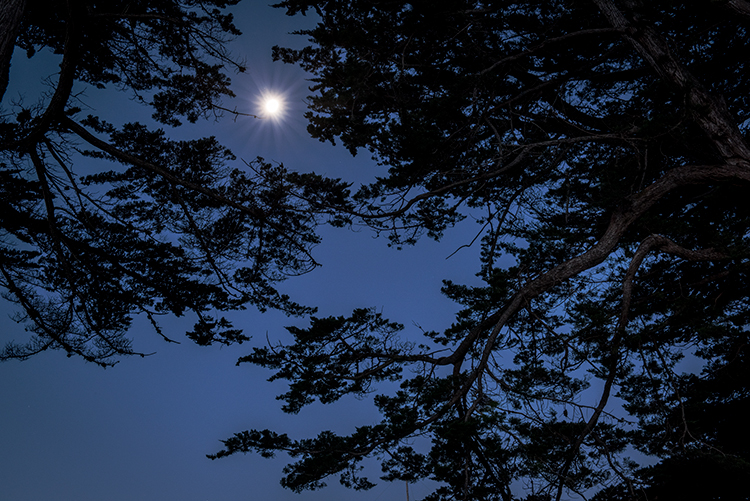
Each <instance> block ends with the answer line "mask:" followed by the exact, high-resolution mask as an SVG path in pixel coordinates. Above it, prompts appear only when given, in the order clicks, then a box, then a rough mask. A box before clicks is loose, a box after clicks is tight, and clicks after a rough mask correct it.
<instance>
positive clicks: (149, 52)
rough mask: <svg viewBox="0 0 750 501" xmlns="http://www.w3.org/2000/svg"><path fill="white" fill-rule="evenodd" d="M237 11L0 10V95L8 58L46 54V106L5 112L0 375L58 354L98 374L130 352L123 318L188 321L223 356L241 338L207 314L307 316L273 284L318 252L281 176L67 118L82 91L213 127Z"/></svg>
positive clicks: (77, 1)
mask: <svg viewBox="0 0 750 501" xmlns="http://www.w3.org/2000/svg"><path fill="white" fill-rule="evenodd" d="M236 3H237V1H236V0H234V1H223V0H216V1H212V0H206V1H201V0H198V1H192V0H187V1H172V0H164V1H155V2H154V1H116V0H115V1H110V0H107V1H93V0H92V1H86V0H70V1H32V0H29V1H23V0H14V1H11V2H4V4H3V11H2V14H3V15H2V16H1V17H0V19H2V26H0V31H2V32H3V33H4V34H5V35H7V36H5V38H3V39H2V44H3V46H2V47H0V54H1V55H2V59H1V60H0V65H1V66H0V70H1V71H0V75H4V76H5V79H4V80H3V87H2V93H3V94H4V93H5V92H6V84H7V82H8V75H11V73H9V68H10V65H11V63H12V62H13V61H14V59H12V56H13V46H14V45H15V47H16V48H17V49H20V50H16V52H15V57H23V55H24V52H25V54H26V56H27V57H30V58H33V57H34V56H35V54H37V53H39V52H42V51H47V52H52V53H53V54H55V55H56V56H57V57H58V59H59V71H58V72H57V73H56V74H54V75H51V76H50V77H49V80H48V81H49V83H50V85H51V91H50V92H49V93H48V94H45V95H41V96H25V98H24V99H22V100H15V101H14V100H13V99H12V98H11V97H8V96H6V100H5V101H4V106H5V108H4V110H3V117H2V123H1V124H0V146H1V149H2V153H0V154H1V155H2V158H0V190H2V191H1V193H0V205H1V207H0V227H1V228H2V244H1V245H2V247H1V248H0V285H1V286H2V287H3V289H4V293H5V296H6V298H7V299H9V300H10V301H12V302H14V303H16V305H17V306H18V311H19V314H18V320H19V321H21V322H23V323H24V324H25V325H26V326H27V330H28V331H29V332H30V333H31V338H30V339H29V340H28V341H23V342H19V341H14V342H11V343H10V344H8V345H7V346H6V347H5V350H4V351H3V352H2V353H1V354H0V357H1V358H2V359H8V358H27V357H29V356H31V355H33V354H35V353H38V352H40V351H42V350H46V349H62V350H65V351H66V352H67V353H68V354H70V355H79V356H81V357H83V358H84V359H86V360H89V361H92V362H95V363H98V364H101V365H109V364H111V363H114V362H115V360H116V358H117V356H119V355H127V354H132V353H133V349H132V347H131V343H130V340H129V339H128V338H127V337H126V332H127V329H128V327H129V326H130V325H131V321H132V319H133V317H134V316H135V315H145V316H146V317H148V318H149V319H150V320H151V322H152V323H153V325H154V327H155V329H156V331H157V332H158V333H159V334H161V335H163V336H164V337H165V338H166V337H167V334H166V333H164V332H162V330H161V328H160V327H159V324H158V323H157V319H158V317H160V316H162V315H165V314H173V315H178V316H180V315H183V314H186V313H191V314H192V315H194V316H195V318H196V324H195V328H194V329H193V330H192V331H190V332H188V336H189V337H190V338H191V339H193V340H194V341H195V342H197V343H198V344H211V343H224V344H228V343H234V342H242V341H243V340H246V339H247V337H246V336H245V335H244V334H242V331H241V330H240V329H237V328H235V327H233V326H232V325H231V323H230V322H229V321H228V320H226V319H225V318H224V317H222V316H220V315H217V314H216V312H219V313H221V312H225V311H229V310H237V309H244V308H245V307H246V306H247V305H254V306H256V307H257V308H260V309H261V310H263V309H266V308H269V307H270V308H278V309H281V310H283V311H285V312H287V313H289V314H301V313H305V312H310V311H312V309H311V308H308V307H303V306H301V305H298V304H296V303H294V302H293V301H291V300H290V299H289V298H288V297H286V296H284V295H281V294H279V293H278V292H277V291H276V290H275V289H274V286H273V284H274V283H275V282H277V281H278V280H282V279H283V278H284V277H286V276H288V275H290V274H299V273H304V272H306V271H307V270H309V269H311V268H312V267H314V266H315V265H316V263H315V261H314V260H313V258H312V256H311V255H310V253H309V251H310V248H311V246H312V245H314V244H315V243H317V242H318V237H317V236H316V235H315V234H314V232H313V230H312V227H313V226H314V224H315V222H316V219H317V216H316V215H315V214H313V213H312V212H311V211H310V210H309V207H308V205H309V204H307V202H305V201H304V200H303V199H300V198H299V197H298V196H296V195H295V194H294V192H293V190H291V189H290V188H289V187H290V184H289V183H288V182H287V181H285V179H286V176H287V172H286V170H285V169H284V168H283V166H279V165H271V164H269V163H267V162H264V161H262V159H258V160H256V161H253V162H250V163H248V164H246V165H245V164H243V163H240V162H237V161H236V159H235V157H234V155H233V154H232V152H231V151H229V150H228V149H227V148H225V147H224V146H222V145H221V144H220V143H219V142H218V141H217V140H216V139H215V138H214V137H205V138H200V139H194V140H180V141H175V140H172V139H170V138H169V133H168V132H166V131H165V130H163V129H157V128H154V127H153V124H145V125H144V124H140V123H126V124H121V123H118V119H119V117H118V116H117V113H118V112H117V108H116V107H104V108H103V109H100V110H94V114H89V113H91V112H90V111H82V110H81V101H80V100H79V99H80V97H79V96H78V93H79V92H80V91H81V89H82V86H83V85H86V86H94V87H96V88H100V89H108V90H112V91H121V92H122V93H124V95H125V97H129V98H132V99H133V100H134V101H135V102H136V103H140V104H142V105H144V106H146V107H148V108H150V109H151V110H152V112H153V118H154V119H155V120H156V121H158V122H161V123H163V124H165V125H167V126H170V127H174V126H178V125H180V123H181V121H182V120H183V119H187V120H188V121H190V122H195V121H196V120H198V119H199V118H201V117H214V116H219V115H220V114H221V113H222V112H223V111H229V110H225V108H224V107H223V106H222V101H221V100H222V99H223V98H228V97H232V96H233V94H232V91H231V90H230V88H229V84H230V78H229V77H228V76H227V72H228V71H244V67H243V66H242V64H239V63H237V62H235V61H234V60H233V59H232V58H231V56H230V54H229V52H228V49H227V43H228V41H230V40H231V39H232V38H233V37H234V36H236V35H238V34H239V31H238V30H237V28H236V27H235V26H234V24H233V22H232V16H231V14H228V13H226V12H225V9H226V8H227V7H229V6H231V5H234V4H236ZM10 34H15V37H13V36H11V35H10ZM8 44H10V50H8V49H9V47H8ZM12 75H13V78H14V79H17V82H12V83H16V85H17V86H18V85H23V83H22V82H23V79H24V75H21V74H12ZM17 88H18V87H16V89H17ZM83 99H84V100H85V98H83ZM95 113H99V115H96V114H95ZM108 115H109V116H108ZM331 186H332V190H333V191H336V190H338V191H341V190H342V189H343V186H333V185H331ZM334 188H335V189H334ZM320 196H323V195H320ZM339 196H340V193H339Z"/></svg>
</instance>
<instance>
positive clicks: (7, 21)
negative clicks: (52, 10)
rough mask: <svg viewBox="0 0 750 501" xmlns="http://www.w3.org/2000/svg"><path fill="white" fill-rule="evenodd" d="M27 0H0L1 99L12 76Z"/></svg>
mask: <svg viewBox="0 0 750 501" xmlns="http://www.w3.org/2000/svg"><path fill="white" fill-rule="evenodd" d="M25 8H26V0H3V1H2V2H0V99H2V98H3V96H4V95H5V89H7V88H8V79H9V78H10V59H11V57H13V48H14V47H15V45H16V37H17V36H18V30H19V29H20V28H21V18H22V17H23V11H24V9H25Z"/></svg>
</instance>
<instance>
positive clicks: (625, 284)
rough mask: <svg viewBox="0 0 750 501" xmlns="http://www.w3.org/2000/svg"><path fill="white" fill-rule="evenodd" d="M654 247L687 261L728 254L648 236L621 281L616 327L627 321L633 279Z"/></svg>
mask: <svg viewBox="0 0 750 501" xmlns="http://www.w3.org/2000/svg"><path fill="white" fill-rule="evenodd" d="M654 249H658V250H660V251H662V252H666V253H667V254H673V255H675V256H677V257H681V258H683V259H687V260H688V261H713V260H719V259H727V258H728V257H729V256H728V255H727V254H725V253H723V252H720V251H717V250H716V249H713V248H708V249H699V250H690V249H686V248H684V247H682V246H680V245H677V244H676V243H675V242H674V241H672V240H671V239H669V238H667V237H665V236H663V235H650V236H648V237H647V238H646V239H645V240H644V241H643V242H641V245H640V246H639V247H638V250H636V252H635V255H634V256H633V259H632V260H631V261H630V266H629V267H628V271H627V272H626V273H625V278H624V279H623V281H622V309H621V313H620V321H619V325H618V329H624V328H625V325H627V322H628V312H629V311H630V302H631V299H632V296H633V279H634V278H635V274H636V272H637V271H638V268H640V266H641V264H642V263H643V260H644V259H645V258H646V256H647V255H648V254H649V253H650V252H651V251H652V250H654Z"/></svg>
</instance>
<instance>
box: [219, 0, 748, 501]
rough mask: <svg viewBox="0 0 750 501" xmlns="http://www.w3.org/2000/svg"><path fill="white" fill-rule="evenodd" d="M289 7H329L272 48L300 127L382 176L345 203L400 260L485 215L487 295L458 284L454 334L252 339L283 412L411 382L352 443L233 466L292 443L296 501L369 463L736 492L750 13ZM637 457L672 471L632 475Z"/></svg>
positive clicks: (353, 322) (458, 492) (338, 440)
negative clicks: (725, 416)
mask: <svg viewBox="0 0 750 501" xmlns="http://www.w3.org/2000/svg"><path fill="white" fill-rule="evenodd" d="M277 6H278V7H281V8H284V9H286V11H287V13H288V14H290V15H295V14H300V13H302V14H304V13H308V12H309V13H315V14H317V15H318V16H319V22H318V24H317V26H316V27H314V28H312V29H309V30H305V31H302V32H301V34H302V35H304V36H306V37H308V39H309V40H310V45H309V46H307V47H305V48H303V49H300V50H292V49H286V48H278V47H277V48H275V56H276V57H277V58H278V59H280V60H283V61H286V62H290V63H295V64H299V65H300V66H301V67H303V68H304V69H306V70H308V71H309V72H311V73H312V74H313V78H312V81H313V87H312V90H313V91H314V94H313V95H312V96H311V97H310V111H309V112H308V114H307V117H308V119H309V126H308V130H309V132H310V133H311V134H312V135H313V136H315V137H317V138H319V139H320V140H322V141H331V142H335V141H340V142H341V143H343V144H344V145H345V146H346V147H347V148H349V149H350V150H351V151H352V152H356V151H358V150H359V149H360V148H366V149H368V150H369V151H370V152H371V153H372V154H373V155H374V157H375V158H376V159H377V160H378V161H379V162H380V163H381V164H382V165H383V166H384V167H385V168H387V172H386V171H385V169H384V172H383V174H382V176H381V177H380V178H379V179H378V180H377V181H376V182H374V183H372V184H370V185H368V186H365V187H364V188H362V189H361V190H359V191H358V192H357V193H356V194H354V195H353V197H352V199H351V200H349V201H348V203H346V204H341V205H339V206H338V209H339V210H340V211H341V212H342V213H345V214H348V215H350V216H351V217H353V218H355V219H356V220H359V221H360V222H361V223H364V224H368V225H370V226H372V227H373V228H374V229H376V230H377V231H381V232H387V233H388V234H389V235H390V238H391V240H392V242H393V243H394V244H395V245H401V244H413V243H415V242H416V241H417V239H418V237H419V236H420V235H422V234H427V235H428V236H431V237H433V238H437V239H439V238H440V237H441V235H442V234H443V233H444V232H445V231H449V228H450V226H452V225H454V224H456V223H458V222H459V221H461V220H462V219H465V218H467V217H468V218H470V219H473V220H476V221H478V222H479V225H480V226H479V229H478V230H477V237H476V239H475V240H476V242H479V243H480V244H481V246H482V247H481V248H482V257H481V262H480V263H477V268H476V269H477V272H478V275H479V276H480V277H481V279H482V280H483V281H484V285H482V286H480V287H473V286H466V285H461V284H457V283H453V282H446V284H445V287H444V293H445V294H446V295H448V296H449V297H450V298H452V299H454V300H456V301H458V302H459V303H461V304H462V305H463V306H464V310H463V311H461V312H460V313H459V314H458V316H457V318H456V321H455V323H454V324H453V325H451V326H446V328H445V329H444V330H443V331H442V332H426V333H413V334H407V333H402V336H401V337H400V338H399V336H398V335H397V334H398V332H399V331H393V330H392V329H391V328H389V329H387V330H385V331H384V330H383V328H382V326H383V325H386V324H387V323H385V322H386V321H385V320H384V319H380V318H379V317H378V316H377V315H376V314H375V313H374V312H373V311H372V310H370V313H369V315H363V313H362V311H361V310H358V311H356V312H354V314H353V315H352V316H351V317H342V318H338V317H334V318H331V319H327V320H326V319H316V320H315V321H313V322H312V324H311V326H310V328H309V330H307V331H304V332H300V331H299V330H298V329H294V330H293V331H292V334H294V340H293V342H291V343H286V344H280V345H278V346H276V345H273V346H271V347H269V348H268V349H266V350H262V349H256V350H255V351H254V353H253V354H252V355H249V356H248V357H246V358H244V359H242V360H241V361H244V362H252V363H255V364H259V365H262V366H265V367H268V368H270V369H272V370H273V371H275V372H274V376H273V378H284V379H288V380H289V381H290V389H291V390H290V392H288V393H286V394H284V395H282V396H281V397H280V398H282V399H283V400H285V402H286V405H285V407H284V408H285V410H287V411H290V412H299V410H300V407H301V406H302V405H304V404H307V403H309V402H312V401H315V400H319V401H321V402H324V403H328V402H331V401H333V400H336V399H340V398H342V397H343V396H345V395H347V394H350V395H356V396H360V397H361V396H364V395H366V394H367V393H368V392H369V391H375V383H376V382H377V381H379V380H393V379H396V380H400V381H401V387H400V389H398V390H393V391H391V389H392V387H391V386H388V387H387V388H388V389H389V390H388V391H389V392H388V393H386V394H382V395H377V396H376V397H375V404H376V406H377V407H378V409H379V411H380V412H381V413H382V416H383V417H382V421H381V422H379V423H377V424H374V425H367V426H363V427H361V428H358V429H357V431H356V432H355V433H353V434H352V435H349V436H338V435H336V434H332V433H330V432H323V433H321V435H319V436H318V437H317V438H314V439H300V440H293V439H291V438H289V437H287V436H286V435H284V436H280V435H275V434H273V432H270V431H268V430H266V431H258V430H254V431H249V432H244V433H240V434H237V435H236V436H235V437H233V438H230V439H229V440H227V441H226V442H225V446H226V448H225V449H224V450H223V451H222V452H220V453H219V454H218V456H223V455H227V454H232V453H236V452H248V451H261V453H263V454H271V453H272V452H273V451H287V452H289V453H290V454H291V455H292V457H294V458H295V459H296V462H294V463H293V464H291V465H289V466H288V467H287V470H286V473H287V476H286V478H285V480H284V483H285V485H287V486H289V487H290V488H292V489H294V490H302V489H305V488H317V487H320V486H321V485H322V484H323V481H324V479H325V478H326V477H328V476H331V475H340V478H341V482H342V483H344V484H345V485H349V486H352V487H355V488H367V487H369V486H370V485H371V482H370V481H369V480H368V479H366V478H363V477H361V476H360V473H358V471H359V468H360V465H361V461H362V460H363V459H364V458H366V457H376V458H379V459H380V460H381V463H382V467H383V471H384V478H386V479H389V480H394V479H402V480H409V481H414V480H419V479H423V478H430V479H433V480H436V481H437V482H439V483H440V487H438V488H437V490H436V491H435V492H434V493H433V494H432V495H430V496H428V497H427V498H426V499H429V500H432V501H437V500H449V499H484V500H495V499H497V500H500V499H502V500H505V501H509V500H511V499H516V496H517V493H514V492H513V491H512V490H511V486H513V485H518V484H517V483H516V482H518V481H523V482H525V485H526V486H529V488H530V489H531V492H530V496H531V497H530V498H529V499H532V498H533V499H546V498H548V497H549V498H551V499H555V500H558V501H559V500H560V499H567V498H568V497H569V496H575V495H579V494H580V495H583V494H585V493H586V495H588V493H591V492H592V491H594V490H601V489H604V488H606V489H608V490H602V491H601V494H600V496H606V495H610V494H611V495H612V496H614V495H615V491H617V493H619V494H617V495H622V496H624V497H620V498H617V499H640V497H641V496H643V495H647V496H651V494H653V493H657V492H658V493H660V494H659V496H660V499H661V496H662V495H663V493H664V492H667V491H669V490H670V487H669V485H671V486H675V485H677V483H678V482H679V478H678V477H676V476H675V475H678V473H677V472H678V471H679V469H680V468H682V467H683V466H684V467H685V468H686V469H685V471H686V472H687V471H691V472H695V471H698V470H699V469H700V468H708V466H707V465H713V466H712V468H714V469H720V468H721V467H722V466H721V465H725V466H726V465H730V463H731V468H732V471H733V472H734V474H733V475H734V477H733V478H736V479H740V478H745V477H746V476H747V475H748V472H750V468H749V467H748V465H749V464H750V462H749V461H750V451H748V449H747V447H745V446H744V445H741V444H743V443H744V442H745V441H744V440H742V441H737V442H736V443H733V441H732V439H729V438H728V436H727V435H724V434H723V433H720V432H719V430H718V428H717V427H715V426H714V425H711V424H710V423H711V422H712V421H713V420H714V419H715V418H716V415H715V414H714V412H719V413H721V411H719V409H724V408H726V409H729V408H734V407H733V406H734V405H744V404H745V403H746V400H747V389H746V385H745V383H744V381H745V380H746V375H747V374H746V369H745V365H744V362H742V360H744V358H745V357H746V350H747V344H748V328H747V326H748V325H750V308H749V306H750V304H748V303H749V297H748V291H750V283H749V282H748V265H749V263H750V261H749V260H748V258H749V257H750V256H749V254H748V251H749V244H750V241H749V240H748V238H749V236H750V213H749V212H748V208H749V207H750V206H748V204H747V203H745V200H744V199H745V194H746V192H747V189H748V181H750V149H749V148H748V144H747V132H748V118H750V117H749V116H748V113H749V112H750V107H749V106H748V103H747V99H748V96H749V95H750V93H749V92H748V91H749V90H750V89H749V88H748V86H749V85H750V79H748V78H747V74H748V71H746V65H747V58H746V47H747V46H748V44H750V38H749V37H750V34H749V33H748V30H747V26H748V20H750V3H748V2H745V1H743V0H731V1H716V2H697V3H696V2H665V1H657V2H640V1H637V0H586V1H583V0H570V1H535V0H528V1H526V0H520V1H495V2H477V1H469V0H437V1H434V0H431V1H426V0H425V1H411V2H403V1H393V0H389V1H385V0H384V1H359V0H347V1H335V2H334V1H324V0H287V1H283V2H280V3H279V4H278V5H277ZM467 244H468V242H467ZM387 325H390V324H387ZM394 328H395V327H394ZM302 334H304V335H302ZM417 336H419V337H420V341H417V340H416V337H417ZM417 343H422V344H417ZM728 374H741V376H740V377H741V379H733V381H734V383H733V384H735V383H736V386H732V388H736V390H733V391H732V392H725V391H724V390H723V389H722V385H721V384H719V383H718V381H719V380H721V379H722V378H724V377H726V375H728ZM740 381H742V382H740ZM615 396H617V397H619V399H620V400H619V401H618V400H616V399H615V398H614V397H615ZM618 402H624V404H623V406H622V407H621V406H620V405H619V404H618ZM727 422H728V421H727ZM727 426H731V428H730V429H732V430H734V429H735V428H736V423H734V424H728V425H727ZM738 433H739V431H738ZM742 436H744V435H742ZM422 438H426V439H428V441H429V443H428V444H427V443H423V442H421V441H420V440H421V439H422ZM415 444H416V445H415ZM629 447H635V448H637V449H639V450H640V451H642V452H644V453H646V454H651V455H654V456H656V457H658V458H660V459H663V461H662V462H661V463H659V466H654V467H652V469H649V470H643V469H639V466H638V465H637V464H636V463H633V462H631V461H629V460H628V459H627V458H626V455H627V453H628V450H630V449H629ZM685 465H689V468H688V467H687V466H685ZM663 475H667V477H666V478H667V480H666V481H665V480H664V478H665V477H664V476H663ZM691 481H693V484H691V485H698V484H700V483H701V482H703V484H702V485H704V486H705V485H708V484H706V482H711V481H712V480H711V478H703V479H695V478H692V479H691ZM670 482H671V483H670ZM734 485H735V487H737V489H739V491H738V492H744V491H746V488H744V487H742V486H741V485H742V484H741V483H737V484H734ZM603 499H606V497H605V498H603ZM613 499H614V498H613ZM649 499H650V497H649ZM743 499H744V498H743Z"/></svg>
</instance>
